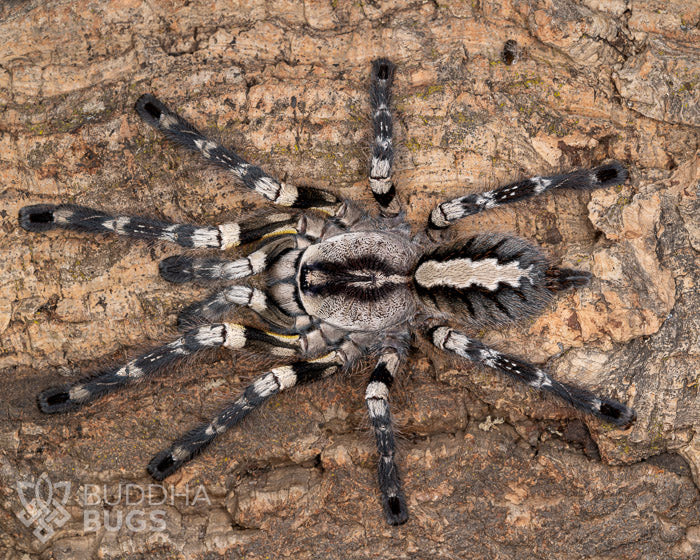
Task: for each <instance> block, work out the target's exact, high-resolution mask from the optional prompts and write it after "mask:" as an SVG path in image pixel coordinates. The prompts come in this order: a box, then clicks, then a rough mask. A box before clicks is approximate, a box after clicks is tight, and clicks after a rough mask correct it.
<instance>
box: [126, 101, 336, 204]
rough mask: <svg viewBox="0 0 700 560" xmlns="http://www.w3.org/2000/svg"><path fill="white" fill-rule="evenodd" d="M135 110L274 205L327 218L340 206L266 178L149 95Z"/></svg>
mask: <svg viewBox="0 0 700 560" xmlns="http://www.w3.org/2000/svg"><path fill="white" fill-rule="evenodd" d="M135 109H136V112H137V113H138V114H139V116H140V117H141V118H142V119H143V120H144V121H145V122H146V123H148V124H149V125H151V126H152V127H154V128H156V129H157V130H159V131H160V132H162V133H163V134H165V136H167V137H168V138H169V139H170V140H172V141H173V142H176V143H177V144H180V145H181V146H184V147H185V148H187V149H189V150H191V151H193V152H197V153H199V154H201V155H202V156H203V157H204V158H205V159H207V160H209V161H210V162H212V163H214V164H216V165H218V166H220V167H223V168H225V169H227V170H229V171H231V172H232V173H233V175H235V176H236V177H237V178H238V179H239V180H240V181H241V182H242V183H243V184H244V185H245V186H246V187H247V188H249V189H251V190H253V191H255V192H256V193H258V194H259V195H261V196H263V197H265V198H266V199H268V200H270V201H271V202H274V203H275V204H279V205H281V206H290V207H293V208H317V209H321V210H325V211H327V212H328V213H330V214H333V213H334V212H335V209H337V207H338V206H339V204H340V201H339V199H338V198H337V197H336V196H335V195H334V194H332V193H330V192H327V191H324V190H321V189H316V188H313V187H298V186H294V185H291V184H289V183H285V182H282V181H278V180H277V179H275V178H273V177H271V176H270V175H267V174H266V173H265V172H264V171H263V170H262V169H260V168H259V167H257V166H255V165H251V164H250V163H248V162H247V161H245V160H244V159H243V158H241V157H240V156H239V155H238V154H236V153H234V152H232V151H230V150H228V149H226V148H224V147H223V146H222V145H221V144H219V143H218V142H214V141H213V140H210V139H208V138H206V137H205V136H204V135H203V134H202V133H201V132H199V131H198V130H197V129H196V128H195V127H194V126H192V125H191V124H190V123H189V122H187V121H186V120H185V119H183V118H182V117H181V116H180V115H178V114H177V113H174V112H173V111H171V110H170V109H168V107H166V106H165V105H164V104H163V103H161V102H160V101H159V100H158V99H156V98H155V97H154V96H153V95H151V94H145V95H142V96H141V97H140V98H139V99H138V100H137V101H136V105H135Z"/></svg>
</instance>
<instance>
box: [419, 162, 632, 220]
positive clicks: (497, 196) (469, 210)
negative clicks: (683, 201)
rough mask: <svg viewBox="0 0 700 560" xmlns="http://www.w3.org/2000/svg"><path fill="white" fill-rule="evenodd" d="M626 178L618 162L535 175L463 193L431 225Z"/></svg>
mask: <svg viewBox="0 0 700 560" xmlns="http://www.w3.org/2000/svg"><path fill="white" fill-rule="evenodd" d="M626 179H627V170H626V169H625V168H624V167H623V166H622V165H621V164H619V163H618V162H616V161H613V162H611V163H608V164H606V165H601V166H600V167H595V168H593V169H579V170H577V171H573V172H571V173H565V174H563V175H553V176H551V177H531V178H530V179H524V180H523V181H518V182H516V183H511V184H509V185H505V186H503V187H499V188H497V189H494V190H491V191H485V192H482V193H476V194H470V195H467V196H460V197H459V198H455V199H453V200H449V201H447V202H442V203H441V204H438V205H437V207H436V208H435V209H434V210H433V211H432V212H431V214H430V219H429V220H428V227H429V228H431V229H444V228H446V227H448V226H450V225H452V224H453V223H454V222H456V221H457V220H461V219H462V218H466V217H467V216H471V215H472V214H478V213H479V212H483V211H484V210H488V209H490V208H497V207H499V206H502V205H504V204H510V203H511V202H517V201H518V200H523V199H526V198H530V197H532V196H537V195H540V194H542V193H544V192H547V191H550V190H552V189H559V188H561V189H577V190H591V189H600V188H605V187H611V186H613V185H619V184H620V183H624V182H625V180H626Z"/></svg>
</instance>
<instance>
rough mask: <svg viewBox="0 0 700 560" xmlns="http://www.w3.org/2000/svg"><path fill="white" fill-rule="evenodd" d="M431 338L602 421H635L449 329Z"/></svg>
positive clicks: (611, 404)
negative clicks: (550, 394)
mask: <svg viewBox="0 0 700 560" xmlns="http://www.w3.org/2000/svg"><path fill="white" fill-rule="evenodd" d="M430 337H431V340H432V342H433V344H434V345H435V346H437V347H438V348H440V349H442V350H447V351H450V352H454V353H455V354H457V355H459V356H461V357H463V358H466V359H467V360H470V361H472V362H474V363H477V364H481V365H485V366H488V367H490V368H493V369H497V370H498V371H500V372H502V373H505V374H506V375H508V376H509V377H511V378H512V379H515V380H517V381H520V382H521V383H525V384H527V385H529V386H530V387H532V388H533V389H536V390H538V391H546V392H549V393H552V394H554V395H556V396H557V397H559V398H560V399H561V400H563V401H564V402H566V403H568V404H569V405H571V406H573V407H575V408H577V409H579V410H582V411H583V412H586V413H588V414H592V415H594V416H597V417H598V418H600V419H601V420H604V421H605V422H609V423H611V424H615V425H617V426H621V427H626V426H628V425H629V424H631V423H632V422H633V421H634V420H635V418H636V414H635V412H634V410H632V409H631V408H628V407H627V406H625V405H623V404H621V403H619V402H617V401H615V400H613V399H608V398H605V397H600V396H597V395H594V394H593V393H591V392H590V391H588V390H587V389H583V388H581V387H576V386H575V385H569V384H567V383H562V382H560V381H557V380H556V379H554V378H552V376H551V375H550V374H549V373H547V372H545V371H543V370H541V369H540V368H538V367H536V366H534V365H532V364H529V363H527V362H525V361H523V360H521V359H519V358H515V357H513V356H509V355H507V354H502V353H500V352H498V351H497V350H494V349H493V348H489V347H487V346H485V345H484V344H483V343H482V342H480V341H478V340H475V339H472V338H469V337H467V336H466V335H465V334H463V333H461V332H458V331H456V330H454V329H452V328H450V327H447V326H440V327H435V328H434V329H432V331H431V332H430Z"/></svg>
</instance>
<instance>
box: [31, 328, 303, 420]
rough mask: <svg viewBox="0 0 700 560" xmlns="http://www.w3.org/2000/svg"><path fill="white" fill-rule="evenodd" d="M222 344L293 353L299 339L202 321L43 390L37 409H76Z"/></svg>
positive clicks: (226, 346) (51, 410) (239, 348)
mask: <svg viewBox="0 0 700 560" xmlns="http://www.w3.org/2000/svg"><path fill="white" fill-rule="evenodd" d="M222 346H223V347H225V348H230V349H232V350H241V349H243V348H247V349H265V350H266V351H267V352H271V353H273V354H275V355H279V356H293V355H295V354H297V353H298V351H299V345H298V339H296V338H293V337H292V338H290V337H286V336H277V335H275V334H274V333H267V332H264V331H261V330H259V329H255V328H252V327H246V326H243V325H239V324H235V323H220V324H211V325H203V326H201V327H198V328H195V329H192V330H190V331H188V332H187V333H185V334H184V335H183V336H181V337H180V338H178V339H176V340H174V341H173V342H170V343H169V344H165V345H163V346H160V347H158V348H156V349H155V350H152V351H150V352H148V353H146V354H144V355H142V356H139V357H138V358H135V359H133V360H131V361H130V362H128V363H126V364H124V365H122V366H118V367H114V368H110V369H107V370H105V371H102V372H100V373H98V374H97V375H93V376H91V377H87V378H85V379H82V380H80V381H78V382H77V383H73V384H69V385H62V386H59V387H51V388H49V389H46V390H44V391H42V392H41V393H39V395H38V397H37V401H38V404H39V409H40V410H41V411H42V412H44V413H46V414H53V413H56V412H66V411H69V410H73V409H76V408H78V407H80V406H83V405H85V404H88V403H90V402H92V401H94V400H96V399H98V398H100V397H102V396H104V395H107V394H109V393H112V392H114V391H116V390H118V389H121V388H122V387H125V386H127V385H132V384H134V383H136V382H138V381H141V380H142V379H145V378H147V377H150V376H151V375H153V374H154V373H156V372H158V371H160V370H162V369H163V368H165V367H167V366H170V365H172V364H174V363H175V362H178V361H180V360H182V359H183V358H186V357H188V356H192V355H193V354H196V353H198V352H201V351H203V350H206V349H209V348H218V347H222Z"/></svg>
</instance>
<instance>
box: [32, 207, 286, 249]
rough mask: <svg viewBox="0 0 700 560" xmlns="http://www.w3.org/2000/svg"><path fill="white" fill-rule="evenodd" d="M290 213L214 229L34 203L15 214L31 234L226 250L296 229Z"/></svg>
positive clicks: (229, 224) (226, 224)
mask: <svg viewBox="0 0 700 560" xmlns="http://www.w3.org/2000/svg"><path fill="white" fill-rule="evenodd" d="M297 220H299V217H298V216H295V215H294V214H270V215H268V216H266V217H264V218H253V219H250V220H244V221H242V222H240V223H239V222H229V223H225V224H221V225H220V226H217V227H212V226H197V225H192V224H174V223H171V222H163V221H161V220H153V219H151V218H144V217H140V216H112V215H110V214H107V213H106V212H103V211H101V210H96V209H94V208H88V207H86V206H77V205H75V204H34V205H32V206H25V207H24V208H21V209H20V211H19V223H20V225H21V226H22V227H23V228H24V229H26V230H28V231H34V232H43V231H48V230H50V229H54V228H61V229H70V230H74V231H82V232H90V233H116V234H117V235H124V236H127V237H134V238H137V239H151V240H159V241H169V242H171V243H176V244H177V245H180V246H182V247H187V248H190V249H191V248H209V249H221V250H225V249H230V248H232V247H237V246H238V245H240V244H243V243H250V242H251V241H255V240H257V239H262V238H263V237H265V236H268V235H273V234H274V233H275V232H285V231H287V230H291V231H293V232H295V233H296V230H294V228H293V227H292V226H291V224H293V223H294V222H295V221H297Z"/></svg>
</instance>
